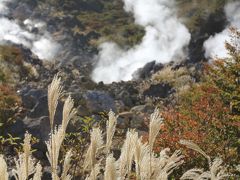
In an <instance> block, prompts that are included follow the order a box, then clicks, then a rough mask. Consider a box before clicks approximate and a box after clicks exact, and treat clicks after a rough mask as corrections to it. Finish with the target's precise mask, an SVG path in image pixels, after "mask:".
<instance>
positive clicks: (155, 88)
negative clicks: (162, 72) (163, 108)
mask: <svg viewBox="0 0 240 180" xmlns="http://www.w3.org/2000/svg"><path fill="white" fill-rule="evenodd" d="M173 92H174V90H173V89H172V86H170V85H169V84H167V83H160V84H155V85H151V86H150V88H149V89H147V90H145V91H144V92H143V95H144V96H150V97H158V98H166V97H168V96H169V95H170V94H172V93H173Z"/></svg>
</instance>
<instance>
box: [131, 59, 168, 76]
mask: <svg viewBox="0 0 240 180" xmlns="http://www.w3.org/2000/svg"><path fill="white" fill-rule="evenodd" d="M163 67H164V65H163V64H156V61H152V62H149V63H147V64H146V65H145V66H144V67H143V68H140V69H138V70H137V71H136V72H135V73H134V74H133V79H146V78H149V77H151V75H152V74H154V73H155V72H157V71H159V70H161V69H162V68H163Z"/></svg>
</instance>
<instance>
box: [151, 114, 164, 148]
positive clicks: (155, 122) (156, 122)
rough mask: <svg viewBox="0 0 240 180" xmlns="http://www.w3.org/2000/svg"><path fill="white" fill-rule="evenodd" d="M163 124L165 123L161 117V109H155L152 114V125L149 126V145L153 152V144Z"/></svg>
mask: <svg viewBox="0 0 240 180" xmlns="http://www.w3.org/2000/svg"><path fill="white" fill-rule="evenodd" d="M162 123H163V118H162V117H161V114H160V112H159V109H155V111H154V112H153V114H151V118H150V124H149V145H150V148H151V150H152V149H153V144H154V142H155V139H156V137H157V135H158V133H159V131H160V128H161V125H162Z"/></svg>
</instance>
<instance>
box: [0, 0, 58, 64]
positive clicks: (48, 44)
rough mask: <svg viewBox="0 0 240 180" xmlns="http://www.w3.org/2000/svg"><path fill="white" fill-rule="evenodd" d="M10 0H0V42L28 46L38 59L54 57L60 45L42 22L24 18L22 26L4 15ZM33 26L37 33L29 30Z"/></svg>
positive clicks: (7, 11) (6, 12)
mask: <svg viewBox="0 0 240 180" xmlns="http://www.w3.org/2000/svg"><path fill="white" fill-rule="evenodd" d="M12 1H13V0H0V44H6V43H8V42H11V43H14V44H21V45H23V46H25V47H27V48H29V49H30V50H31V51H32V52H33V53H34V54H36V55H37V56H38V57H39V58H40V59H44V60H45V59H46V60H51V59H54V58H55V57H56V55H57V53H58V51H59V49H60V45H59V44H58V43H56V42H55V41H54V40H53V38H52V37H51V35H50V33H49V32H47V31H46V25H45V24H44V23H43V22H40V21H32V20H30V19H26V20H25V21H24V22H23V27H22V26H20V25H19V24H18V23H17V22H16V21H14V20H9V19H8V18H7V17H6V16H7V15H8V13H9V12H10V9H9V8H8V6H7V4H8V3H9V2H12ZM34 28H38V30H39V32H38V33H37V34H35V33H32V32H31V31H32V30H33V29H34Z"/></svg>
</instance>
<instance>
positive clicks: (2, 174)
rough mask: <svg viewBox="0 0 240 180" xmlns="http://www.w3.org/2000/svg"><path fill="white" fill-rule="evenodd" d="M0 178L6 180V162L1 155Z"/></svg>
mask: <svg viewBox="0 0 240 180" xmlns="http://www.w3.org/2000/svg"><path fill="white" fill-rule="evenodd" d="M0 180H8V171H7V163H6V161H5V160H4V158H3V155H0Z"/></svg>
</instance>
